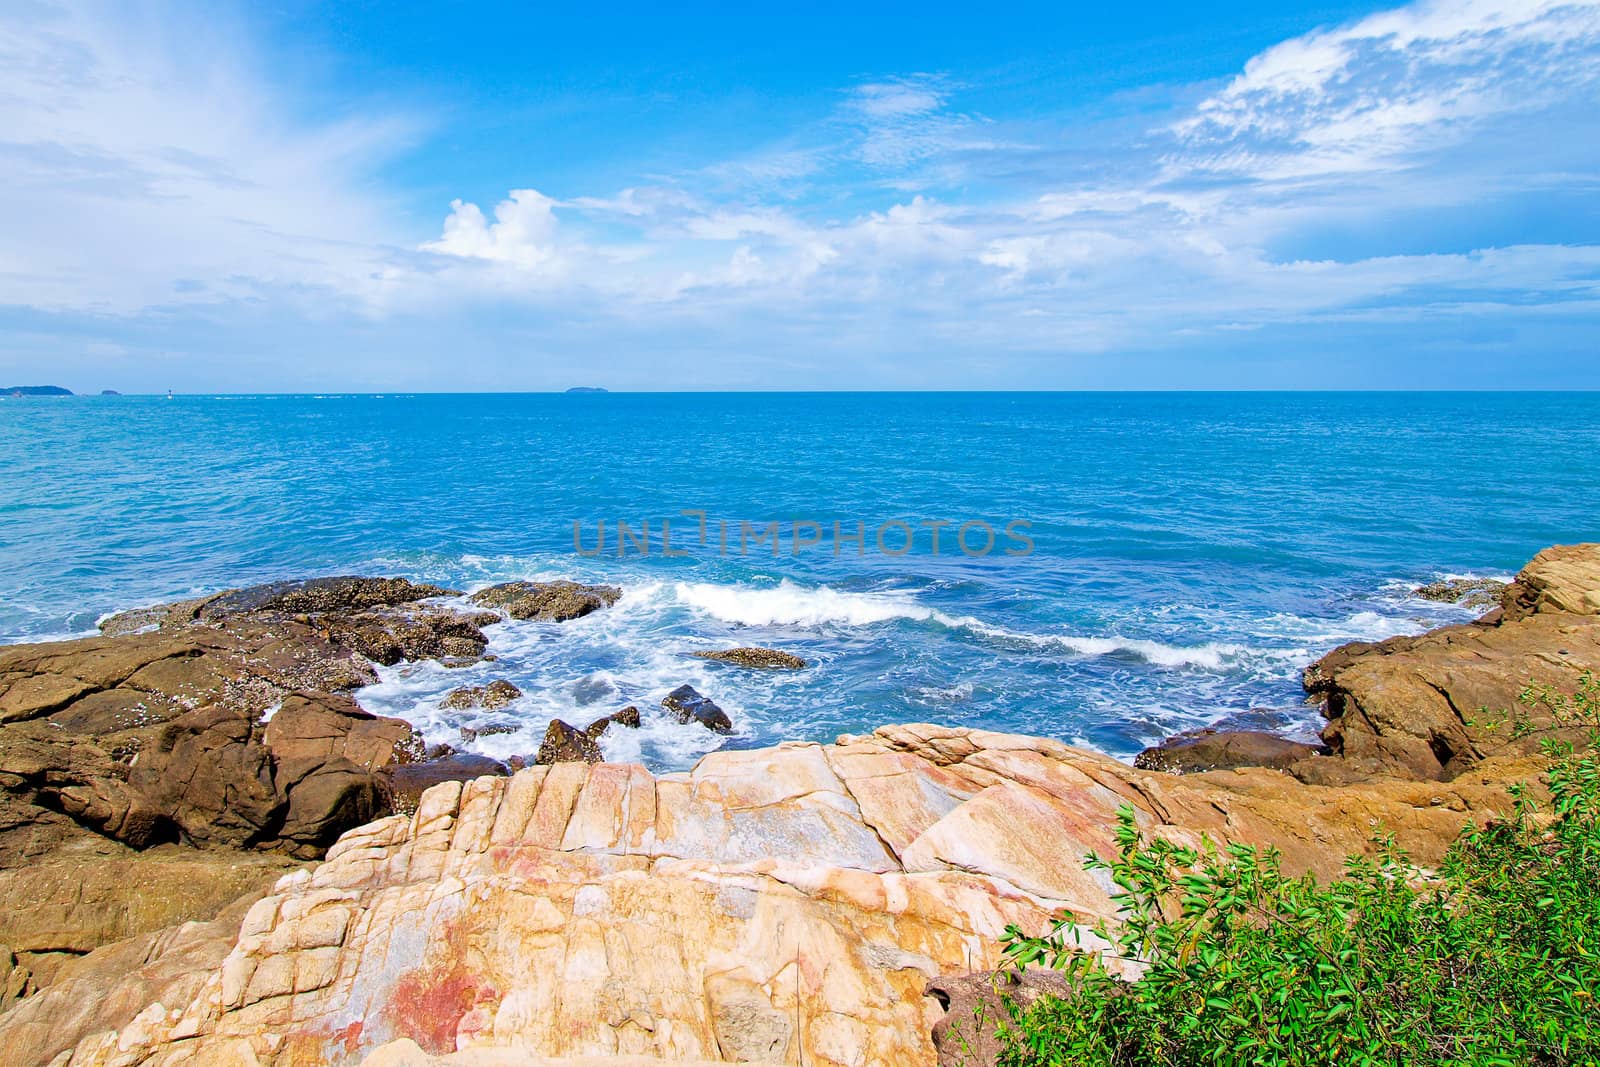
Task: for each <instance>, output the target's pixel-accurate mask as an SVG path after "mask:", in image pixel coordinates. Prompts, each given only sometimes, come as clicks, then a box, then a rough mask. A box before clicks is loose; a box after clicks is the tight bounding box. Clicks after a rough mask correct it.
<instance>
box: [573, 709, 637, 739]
mask: <svg viewBox="0 0 1600 1067" xmlns="http://www.w3.org/2000/svg"><path fill="white" fill-rule="evenodd" d="M639 722H640V718H639V709H638V708H636V707H634V706H633V705H632V704H629V705H628V706H627V707H625V708H623V709H622V710H621V711H618V712H613V713H612V714H610V715H607V716H605V717H604V718H601V719H596V720H595V721H594V722H592V723H590V724H589V727H588V729H586V730H584V731H583V732H584V733H586V734H588V735H589V736H590V737H591V738H593V739H594V740H596V741H598V740H599V739H600V737H601V735H602V734H604V733H605V732H606V731H607V730H608V729H610V728H611V724H612V723H616V724H617V725H618V726H626V727H629V728H630V729H634V730H637V729H638V728H639Z"/></svg>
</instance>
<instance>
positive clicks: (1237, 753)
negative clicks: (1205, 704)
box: [1133, 729, 1326, 774]
mask: <svg viewBox="0 0 1600 1067" xmlns="http://www.w3.org/2000/svg"><path fill="white" fill-rule="evenodd" d="M1325 751H1326V750H1325V749H1324V748H1323V747H1322V746H1321V745H1312V744H1306V743H1305V742H1303V741H1291V740H1289V739H1288V738H1285V737H1279V736H1278V735H1276V734H1271V733H1267V732H1266V731H1264V730H1213V729H1204V730H1190V731H1188V732H1186V733H1181V734H1178V735H1176V736H1174V737H1169V738H1167V739H1166V740H1165V741H1163V742H1161V744H1159V745H1153V746H1151V747H1150V748H1147V749H1145V750H1144V751H1143V752H1141V753H1139V754H1138V755H1137V756H1135V757H1134V760H1133V765H1134V766H1135V767H1138V768H1140V769H1142V770H1147V771H1166V772H1168V773H1170V774H1188V773H1190V772H1192V771H1217V770H1231V769H1232V768H1234V767H1272V768H1275V769H1277V770H1287V769H1288V768H1289V767H1292V766H1293V765H1294V764H1296V763H1298V762H1300V761H1301V760H1303V759H1309V758H1310V757H1312V756H1316V755H1320V754H1322V753H1323V752H1325Z"/></svg>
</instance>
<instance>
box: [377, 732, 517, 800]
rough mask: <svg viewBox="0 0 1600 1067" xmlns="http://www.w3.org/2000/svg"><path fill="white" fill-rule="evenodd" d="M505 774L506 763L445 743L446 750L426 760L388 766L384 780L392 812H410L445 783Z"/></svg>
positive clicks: (506, 770) (506, 771)
mask: <svg viewBox="0 0 1600 1067" xmlns="http://www.w3.org/2000/svg"><path fill="white" fill-rule="evenodd" d="M507 773H508V769H507V767H506V765H505V764H503V763H501V762H500V761H499V760H497V759H491V758H490V757H488V756H480V755H478V754H477V753H473V752H456V751H454V750H452V749H450V748H449V746H445V751H444V752H443V753H442V754H440V755H438V756H436V757H434V758H432V759H428V760H421V761H418V762H415V763H398V764H395V765H393V766H391V767H389V768H388V769H387V770H386V771H385V773H384V779H385V780H386V781H387V783H388V786H389V796H390V797H391V799H392V804H393V807H394V810H395V811H399V812H405V813H408V814H409V813H410V812H414V811H416V810H417V804H418V803H420V802H421V800H422V794H424V793H426V792H427V791H428V790H430V789H432V788H433V787H434V786H436V785H442V784H444V783H446V782H470V781H472V780H473V779H474V778H483V777H501V776H504V775H505V774H507Z"/></svg>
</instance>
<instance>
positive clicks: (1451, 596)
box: [1413, 578, 1506, 608]
mask: <svg viewBox="0 0 1600 1067" xmlns="http://www.w3.org/2000/svg"><path fill="white" fill-rule="evenodd" d="M1505 588H1506V583H1505V582H1502V581H1499V580H1498V579H1495V578H1446V579H1442V580H1440V581H1437V582H1429V583H1428V584H1427V585H1422V586H1418V587H1417V588H1416V589H1415V590H1414V591H1413V592H1414V593H1415V594H1416V595H1417V596H1419V597H1421V598H1422V599H1423V600H1437V601H1439V602H1440V603H1442V604H1460V605H1461V606H1462V607H1464V608H1492V607H1494V606H1496V605H1497V604H1499V603H1500V597H1501V595H1502V594H1503V593H1504V592H1505Z"/></svg>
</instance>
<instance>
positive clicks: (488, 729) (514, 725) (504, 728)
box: [460, 722, 522, 744]
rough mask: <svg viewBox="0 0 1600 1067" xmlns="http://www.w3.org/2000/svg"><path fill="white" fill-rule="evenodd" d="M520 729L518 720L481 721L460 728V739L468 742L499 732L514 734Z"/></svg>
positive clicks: (498, 733) (495, 734)
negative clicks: (477, 723)
mask: <svg viewBox="0 0 1600 1067" xmlns="http://www.w3.org/2000/svg"><path fill="white" fill-rule="evenodd" d="M520 729H522V724H521V723H518V722H489V723H481V724H479V725H477V726H463V727H461V728H460V730H461V740H462V741H463V742H464V743H467V744H470V743H472V742H473V741H476V740H477V739H478V738H480V737H495V736H497V735H500V734H514V733H516V732H517V731H518V730H520Z"/></svg>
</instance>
